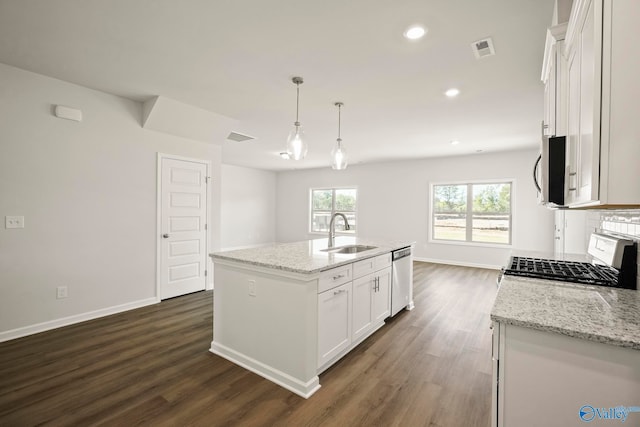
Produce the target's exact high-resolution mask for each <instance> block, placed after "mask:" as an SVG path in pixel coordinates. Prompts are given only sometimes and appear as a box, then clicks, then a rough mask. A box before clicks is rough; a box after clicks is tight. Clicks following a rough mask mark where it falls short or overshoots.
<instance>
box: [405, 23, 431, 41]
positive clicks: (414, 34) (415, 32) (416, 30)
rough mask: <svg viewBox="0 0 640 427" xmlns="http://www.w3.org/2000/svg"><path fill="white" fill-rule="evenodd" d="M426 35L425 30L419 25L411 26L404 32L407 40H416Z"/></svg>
mask: <svg viewBox="0 0 640 427" xmlns="http://www.w3.org/2000/svg"><path fill="white" fill-rule="evenodd" d="M425 34H427V30H426V29H425V28H424V27H422V26H420V25H413V26H411V27H409V28H408V29H407V31H405V32H404V36H405V37H406V38H408V39H409V40H418V39H420V38H422V37H423V36H424V35H425Z"/></svg>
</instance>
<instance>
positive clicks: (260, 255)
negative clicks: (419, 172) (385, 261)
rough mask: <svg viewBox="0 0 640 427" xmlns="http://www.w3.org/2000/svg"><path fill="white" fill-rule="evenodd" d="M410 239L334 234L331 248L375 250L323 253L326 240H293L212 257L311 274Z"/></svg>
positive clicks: (379, 252) (403, 244)
mask: <svg viewBox="0 0 640 427" xmlns="http://www.w3.org/2000/svg"><path fill="white" fill-rule="evenodd" d="M414 243H415V242H413V241H392V240H378V239H361V238H358V237H348V236H340V237H336V239H335V244H334V247H339V246H345V245H366V246H375V249H371V250H368V251H362V252H358V253H354V254H339V253H335V252H326V251H323V249H327V239H326V238H325V239H316V240H305V241H301V242H293V243H276V244H271V245H267V246H260V247H256V248H249V249H238V250H232V251H224V252H215V253H212V254H211V257H212V258H213V259H214V261H215V260H227V261H234V262H240V263H244V264H250V265H254V266H260V267H266V268H272V269H276V270H283V271H289V272H293V273H301V274H314V273H319V272H321V271H324V270H329V269H331V268H334V267H339V266H341V265H345V264H349V263H352V262H354V261H358V260H361V259H366V258H370V257H374V256H377V255H382V254H385V253H389V252H391V251H393V250H396V249H400V248H406V247H408V246H412V245H413V244H414Z"/></svg>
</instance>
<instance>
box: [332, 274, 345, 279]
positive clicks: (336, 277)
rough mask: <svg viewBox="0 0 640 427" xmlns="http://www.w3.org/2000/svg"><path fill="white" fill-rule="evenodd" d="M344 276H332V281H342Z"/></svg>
mask: <svg viewBox="0 0 640 427" xmlns="http://www.w3.org/2000/svg"><path fill="white" fill-rule="evenodd" d="M344 276H345V275H344V274H338V275H337V276H333V280H338V279H342V278H343V277H344Z"/></svg>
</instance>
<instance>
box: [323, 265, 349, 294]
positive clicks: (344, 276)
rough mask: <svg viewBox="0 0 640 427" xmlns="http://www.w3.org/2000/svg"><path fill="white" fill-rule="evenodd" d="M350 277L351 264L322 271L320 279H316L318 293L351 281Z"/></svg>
mask: <svg viewBox="0 0 640 427" xmlns="http://www.w3.org/2000/svg"><path fill="white" fill-rule="evenodd" d="M352 277H353V275H352V269H351V264H349V265H344V266H342V267H338V268H332V269H331V270H327V271H323V272H322V273H320V278H319V279H318V293H321V292H324V291H326V290H329V289H331V288H335V287H336V286H339V285H342V284H343V283H347V282H349V281H351V278H352Z"/></svg>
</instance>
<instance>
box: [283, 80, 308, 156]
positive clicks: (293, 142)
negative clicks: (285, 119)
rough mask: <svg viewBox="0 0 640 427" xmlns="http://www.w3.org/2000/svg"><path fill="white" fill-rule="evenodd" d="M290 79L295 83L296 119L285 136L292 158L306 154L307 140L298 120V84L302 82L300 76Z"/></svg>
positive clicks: (288, 151)
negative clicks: (287, 135) (286, 136)
mask: <svg viewBox="0 0 640 427" xmlns="http://www.w3.org/2000/svg"><path fill="white" fill-rule="evenodd" d="M291 81H292V82H293V83H294V84H295V85H296V121H295V122H294V124H293V129H291V132H289V137H288V138H287V153H289V158H290V159H293V160H301V159H304V156H306V155H307V142H306V141H305V138H304V131H303V130H302V126H300V122H299V121H298V110H299V105H300V85H301V84H302V83H303V80H302V77H294V78H293V79H291Z"/></svg>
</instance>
